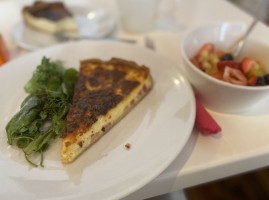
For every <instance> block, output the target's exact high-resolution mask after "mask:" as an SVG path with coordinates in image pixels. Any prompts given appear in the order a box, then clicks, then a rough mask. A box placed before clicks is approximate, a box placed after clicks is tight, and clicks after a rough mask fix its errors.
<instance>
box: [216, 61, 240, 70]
mask: <svg viewBox="0 0 269 200" xmlns="http://www.w3.org/2000/svg"><path fill="white" fill-rule="evenodd" d="M225 67H231V68H234V69H237V68H239V63H238V62H236V61H233V60H223V61H220V62H218V69H219V70H220V71H222V72H223V71H224V69H225Z"/></svg>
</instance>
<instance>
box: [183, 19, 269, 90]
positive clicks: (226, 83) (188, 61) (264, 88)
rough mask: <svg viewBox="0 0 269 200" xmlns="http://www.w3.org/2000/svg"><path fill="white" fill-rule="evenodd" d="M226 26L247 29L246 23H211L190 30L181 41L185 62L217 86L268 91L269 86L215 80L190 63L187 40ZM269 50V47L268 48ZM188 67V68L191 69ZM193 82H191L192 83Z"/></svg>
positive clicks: (252, 39) (253, 39) (251, 39)
mask: <svg viewBox="0 0 269 200" xmlns="http://www.w3.org/2000/svg"><path fill="white" fill-rule="evenodd" d="M224 24H228V25H233V26H236V25H237V26H239V25H240V26H242V25H243V26H245V28H246V23H244V22H222V23H211V24H206V25H202V26H199V27H196V28H194V29H192V30H190V31H189V32H188V33H187V34H186V35H185V36H184V37H183V38H182V41H181V45H180V46H181V55H182V57H183V60H184V61H185V62H187V63H188V65H189V66H191V68H192V69H193V70H194V71H195V72H197V73H198V74H199V75H201V76H202V77H204V78H205V79H207V80H209V81H211V82H214V83H216V84H217V85H222V86H224V87H225V86H226V87H229V88H233V89H242V90H250V91H252V90H254V91H258V90H268V89H269V85H264V86H248V85H247V86H244V85H236V84H232V83H228V82H225V81H223V80H219V79H217V78H214V77H212V76H210V75H208V74H207V73H205V72H203V71H202V70H200V69H198V68H197V67H196V66H195V65H194V64H192V62H191V61H190V59H189V58H188V56H187V55H186V53H185V49H184V46H185V41H186V40H187V38H189V37H190V36H191V35H192V34H193V33H195V32H198V31H201V30H203V29H206V28H212V27H219V26H223V25H224ZM248 40H250V41H255V42H256V43H258V44H259V43H260V44H261V42H259V41H258V40H255V38H249V39H248ZM268 48H269V47H268ZM189 66H187V67H189ZM190 82H191V81H190Z"/></svg>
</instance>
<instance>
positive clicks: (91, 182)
mask: <svg viewBox="0 0 269 200" xmlns="http://www.w3.org/2000/svg"><path fill="white" fill-rule="evenodd" d="M43 56H47V57H49V58H51V59H52V60H55V59H60V60H64V61H65V66H66V67H75V68H78V65H79V61H80V60H82V59H86V58H93V57H96V58H101V59H110V58H111V57H119V58H123V59H127V60H133V61H135V62H137V63H138V64H140V65H141V64H144V65H146V66H148V67H149V68H150V70H151V73H152V76H153V79H154V87H153V89H152V90H151V91H150V93H149V94H148V95H147V96H146V97H145V98H144V99H143V100H142V101H141V102H140V103H139V104H138V105H137V106H136V107H135V108H134V109H133V110H132V111H131V112H130V113H129V114H128V115H127V116H126V117H125V118H123V119H122V120H121V121H120V122H119V123H118V124H117V125H116V126H115V127H113V128H112V129H111V130H110V131H109V132H108V133H107V134H106V135H105V136H104V137H103V138H102V139H101V140H100V141H98V142H97V143H96V144H95V145H93V146H92V147H91V148H89V149H88V150H87V151H86V152H84V154H82V155H81V156H80V157H79V158H78V159H77V160H76V161H75V162H74V163H72V164H68V165H62V163H61V160H60V151H61V140H60V139H59V140H58V141H56V142H55V143H53V144H52V145H51V148H50V149H49V150H48V151H47V152H46V153H45V160H44V165H45V168H32V167H30V166H29V164H28V163H27V162H26V161H25V159H24V155H23V153H22V152H21V151H20V150H18V149H17V148H15V147H13V146H8V145H7V142H6V141H7V137H6V132H5V125H6V124H7V122H8V121H9V119H10V118H11V117H12V116H13V115H14V114H15V113H16V112H17V110H18V109H19V105H20V103H21V101H22V100H23V99H24V97H25V96H26V94H25V92H24V90H23V86H24V85H25V83H26V82H27V80H29V79H30V77H31V76H32V73H33V71H34V70H35V68H36V66H37V65H38V64H39V63H40V61H41V58H42V57H43ZM0 80H1V85H0V94H1V98H0V110H1V112H0V119H1V120H0V142H1V143H0V171H1V173H0V180H1V182H2V184H1V189H0V190H1V195H2V196H1V197H5V198H7V199H21V198H24V199H28V200H31V199H40V198H42V199H91V200H95V199H96V200H102V199H120V198H122V197H125V196H126V195H128V194H130V193H132V192H134V191H136V190H138V189H139V188H141V187H143V186H144V185H146V184H147V183H149V182H150V181H151V180H152V179H154V178H155V177H156V176H158V175H159V174H160V173H161V172H162V171H163V170H164V169H166V168H167V167H168V165H169V164H170V163H171V162H172V161H173V160H174V159H175V158H176V157H177V155H178V154H179V153H180V151H181V150H182V149H183V147H184V145H185V144H186V142H187V140H188V138H189V136H190V134H191V131H192V128H193V124H194V119H195V103H194V97H193V93H192V90H191V87H190V85H189V83H188V81H187V80H186V79H185V78H184V77H183V76H182V75H181V73H180V71H179V70H178V66H177V65H175V64H174V63H172V62H170V61H169V60H167V59H166V58H164V57H162V56H161V55H158V54H156V53H154V52H152V51H149V50H147V49H144V48H142V47H137V46H132V45H130V44H122V43H116V42H108V41H95V42H94V41H81V42H75V43H66V44H60V45H57V46H54V47H49V48H46V49H43V50H39V51H36V52H33V53H30V54H28V55H25V56H24V57H21V58H19V59H17V60H14V61H11V62H10V63H7V64H6V65H4V66H3V67H2V68H0ZM126 143H130V144H131V148H130V149H129V150H127V149H126V148H125V144H126Z"/></svg>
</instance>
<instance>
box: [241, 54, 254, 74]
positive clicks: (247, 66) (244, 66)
mask: <svg viewBox="0 0 269 200" xmlns="http://www.w3.org/2000/svg"><path fill="white" fill-rule="evenodd" d="M254 64H255V61H254V60H252V59H250V58H247V57H246V58H244V59H243V60H242V62H241V64H240V69H241V71H242V72H243V73H244V74H246V73H248V72H249V71H250V70H251V69H252V68H253V66H254Z"/></svg>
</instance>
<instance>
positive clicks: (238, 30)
mask: <svg viewBox="0 0 269 200" xmlns="http://www.w3.org/2000/svg"><path fill="white" fill-rule="evenodd" d="M246 28H247V26H246V25H245V24H240V23H221V24H214V25H207V26H203V27H200V28H197V29H195V30H193V31H191V32H190V33H188V34H187V35H186V37H185V38H184V39H183V41H182V44H181V51H182V52H181V53H182V56H183V60H184V66H185V72H186V76H187V78H188V80H189V81H190V83H191V84H192V86H193V88H194V90H195V93H196V95H197V96H198V98H199V100H200V101H201V102H202V103H203V104H204V105H205V106H206V107H208V108H209V109H212V110H215V111H218V112H224V113H239V112H243V111H246V110H248V109H249V108H250V107H251V106H254V105H255V104H256V103H258V102H259V101H261V100H262V99H263V98H264V97H265V96H267V95H268V94H269V86H240V85H234V84H231V83H227V82H224V81H221V80H218V79H216V78H214V77H211V76H209V75H207V74H206V73H205V72H203V71H201V70H199V69H198V68H197V67H195V66H194V65H193V64H192V63H191V62H190V58H192V57H194V55H195V54H196V53H197V51H198V50H199V49H200V47H201V46H202V45H203V44H205V43H208V42H210V43H213V44H215V48H216V49H219V50H224V51H225V50H228V48H229V47H230V46H231V45H232V44H233V43H234V42H235V41H236V39H238V38H239V37H240V36H241V35H242V34H243V33H244V32H245V31H246ZM268 52H269V46H267V45H265V44H262V43H259V42H258V41H255V39H253V38H251V37H250V38H249V40H248V42H247V44H246V45H245V48H244V49H243V51H242V53H241V54H240V56H239V60H241V59H242V58H243V57H249V58H252V59H255V60H259V61H261V62H262V64H263V65H264V69H265V71H266V72H267V73H268V72H269V56H268Z"/></svg>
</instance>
